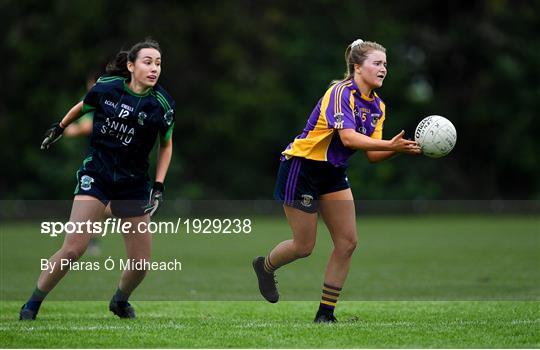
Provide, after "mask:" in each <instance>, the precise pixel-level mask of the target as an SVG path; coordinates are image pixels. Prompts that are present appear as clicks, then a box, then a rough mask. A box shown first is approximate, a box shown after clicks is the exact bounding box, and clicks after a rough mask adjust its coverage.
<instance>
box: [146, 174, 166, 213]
mask: <svg viewBox="0 0 540 350" xmlns="http://www.w3.org/2000/svg"><path fill="white" fill-rule="evenodd" d="M164 190H165V186H163V183H161V182H157V181H156V182H154V186H152V191H150V199H149V201H148V206H147V207H146V209H145V210H144V212H145V213H146V214H150V216H153V215H154V214H155V213H156V211H157V210H158V207H159V205H160V204H161V202H162V201H163V191H164Z"/></svg>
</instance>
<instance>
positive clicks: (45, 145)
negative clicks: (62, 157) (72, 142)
mask: <svg viewBox="0 0 540 350" xmlns="http://www.w3.org/2000/svg"><path fill="white" fill-rule="evenodd" d="M63 133H64V128H63V127H61V126H60V123H54V124H53V125H51V127H50V129H49V130H47V131H46V132H45V138H44V139H43V142H42V143H41V149H49V147H50V146H51V145H52V144H53V143H55V142H56V141H58V140H59V139H60V138H61V137H62V134H63Z"/></svg>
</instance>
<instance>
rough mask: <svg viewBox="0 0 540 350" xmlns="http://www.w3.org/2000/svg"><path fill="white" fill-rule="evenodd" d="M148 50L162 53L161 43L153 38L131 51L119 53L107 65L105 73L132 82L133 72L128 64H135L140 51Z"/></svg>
mask: <svg viewBox="0 0 540 350" xmlns="http://www.w3.org/2000/svg"><path fill="white" fill-rule="evenodd" d="M147 48H150V49H156V50H158V51H159V53H161V48H160V47H159V43H158V42H157V41H155V40H152V39H151V38H147V39H146V40H144V41H141V42H138V43H136V44H135V45H133V46H132V47H131V48H130V49H129V51H124V50H122V51H120V52H118V54H116V57H115V58H114V60H112V61H111V62H109V64H107V68H106V69H105V71H106V72H107V74H109V75H116V76H120V77H123V78H126V79H128V80H130V79H131V72H130V71H129V70H128V69H127V64H128V62H135V60H136V59H137V55H139V51H141V50H142V49H147Z"/></svg>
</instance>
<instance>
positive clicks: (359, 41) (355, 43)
mask: <svg viewBox="0 0 540 350" xmlns="http://www.w3.org/2000/svg"><path fill="white" fill-rule="evenodd" d="M363 42H364V40H362V39H356V40H355V41H353V42H352V44H351V49H352V48H353V47H355V46H357V45H360V44H361V43H363Z"/></svg>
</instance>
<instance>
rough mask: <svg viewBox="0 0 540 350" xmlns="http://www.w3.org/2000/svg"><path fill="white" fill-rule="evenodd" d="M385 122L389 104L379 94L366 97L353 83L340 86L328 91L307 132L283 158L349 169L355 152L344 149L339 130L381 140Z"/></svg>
mask: <svg viewBox="0 0 540 350" xmlns="http://www.w3.org/2000/svg"><path fill="white" fill-rule="evenodd" d="M384 118H385V104H384V102H383V101H382V100H381V99H380V98H379V96H377V94H375V93H373V96H372V97H369V96H366V95H363V94H362V93H361V92H360V89H359V88H358V87H357V86H356V83H355V82H354V80H352V79H351V80H345V81H342V82H339V83H337V84H334V85H332V86H331V87H330V88H329V89H328V90H327V91H326V93H325V94H324V96H323V97H322V98H321V99H320V100H319V102H318V103H317V106H316V107H315V109H313V112H311V115H310V117H309V119H308V121H307V125H306V127H305V129H304V132H302V134H300V135H298V136H297V137H296V138H295V139H294V141H293V142H291V143H290V144H289V145H288V146H287V148H286V149H285V151H283V152H282V154H283V155H284V156H285V157H288V158H289V157H302V158H307V159H313V160H319V161H326V162H330V163H331V164H333V165H334V166H343V165H346V164H347V161H348V159H349V158H350V157H351V156H352V155H353V154H354V152H355V150H353V149H350V148H347V147H345V146H343V143H342V142H341V139H340V137H339V133H338V132H337V130H339V129H354V130H355V131H356V132H359V133H361V134H364V135H366V136H369V137H372V138H375V139H379V140H380V139H382V129H383V123H384Z"/></svg>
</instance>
